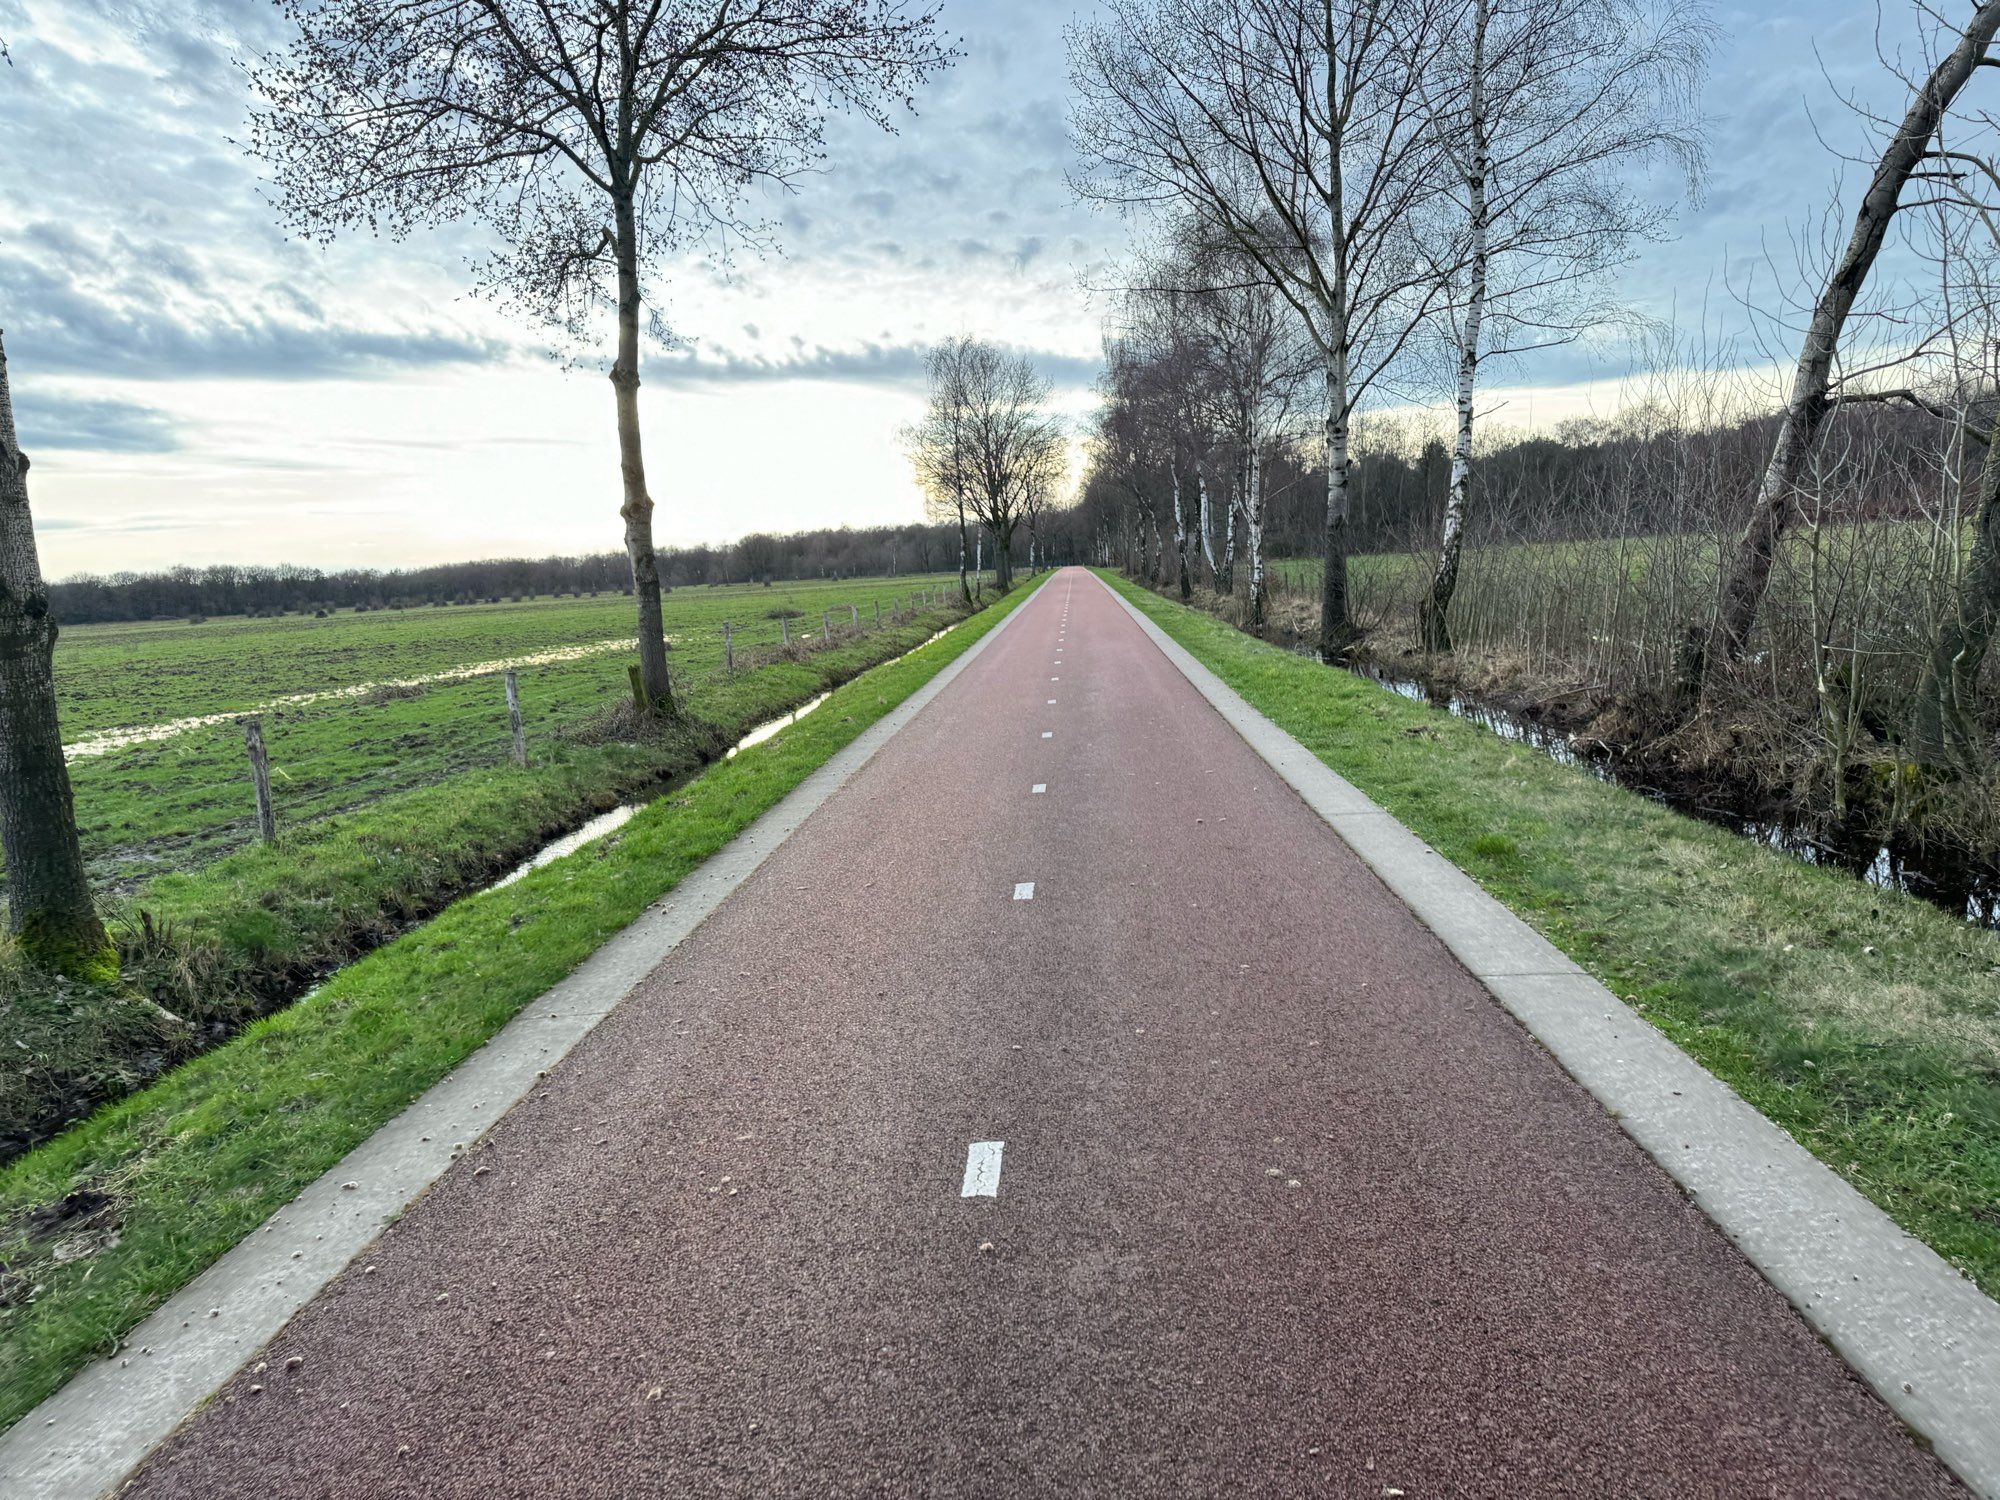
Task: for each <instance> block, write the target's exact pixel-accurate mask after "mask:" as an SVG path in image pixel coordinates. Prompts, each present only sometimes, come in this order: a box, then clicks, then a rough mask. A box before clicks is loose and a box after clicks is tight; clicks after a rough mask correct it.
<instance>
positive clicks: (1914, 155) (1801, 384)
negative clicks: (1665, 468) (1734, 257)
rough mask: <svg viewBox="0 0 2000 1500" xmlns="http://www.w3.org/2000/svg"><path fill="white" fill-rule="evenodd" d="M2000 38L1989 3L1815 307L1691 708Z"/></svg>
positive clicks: (1696, 675) (1728, 643) (1936, 81)
mask: <svg viewBox="0 0 2000 1500" xmlns="http://www.w3.org/2000/svg"><path fill="white" fill-rule="evenodd" d="M1996 30H2000V0H1983V3H1982V4H1981V5H1980V6H1979V8H1978V9H1977V10H1975V11H1974V12H1973V15H1972V18H1971V20H1969V21H1968V22H1967V23H1966V27H1965V31H1964V33H1963V34H1962V35H1961V36H1960V37H1959V41H1958V45H1957V46H1956V47H1954V48H1952V50H1951V52H1950V53H1949V54H1948V55H1946V57H1945V58H1944V59H1943V61H1941V62H1940V63H1939V64H1938V65H1937V67H1936V68H1934V69H1933V70H1932V72H1931V75H1930V77H1929V78H1927V79H1925V80H1924V85H1923V87H1922V88H1920V89H1918V90H1917V94H1916V97H1915V98H1914V99H1912V100H1911V101H1910V107H1909V110H1908V112H1907V113H1905V114H1904V116H1903V123H1902V124H1901V125H1900V126H1899V127H1898V128H1897V131H1896V134H1895V135H1894V136H1893V137H1891V138H1890V141H1889V144H1888V146H1887V147H1886V148H1885V149H1884V151H1883V152H1882V159H1881V161H1880V162H1878V163H1877V164H1876V167H1875V175H1874V178H1873V179H1872V180H1871V181H1870V182H1869V184H1868V191H1867V192H1866V193H1865V194H1863V195H1862V199H1861V207H1860V209H1859V210H1858V211H1857V212H1856V214H1855V216H1854V229H1853V231H1852V233H1850V234H1849V236H1848V240H1847V248H1846V249H1845V250H1844V251H1842V253H1841V257H1840V260H1839V262H1838V263H1837V264H1836V265H1835V266H1834V269H1833V274H1832V276H1831V277H1829V278H1828V280H1827V284H1826V288H1825V290H1824V291H1822V292H1821V293H1820V296H1819V301H1818V302H1817V303H1815V304H1814V306H1813V314H1812V320H1811V322H1810V323H1808V324H1807V327H1806V336H1805V343H1804V345H1803V347H1802V348H1801V349H1800V350H1799V360H1798V365H1797V367H1796V368H1795V369H1794V371H1793V374H1792V393H1791V397H1790V399H1789V400H1788V401H1787V402H1786V403H1785V418H1784V421H1783V423H1782V424H1781V425H1780V426H1779V428H1778V437H1777V441H1776V443H1775V444H1774V445H1773V447H1772V450H1771V460H1770V462H1769V463H1768V464H1767V465H1766V466H1765V469H1764V478H1763V480H1762V482H1761V483H1760V484H1759V485H1758V487H1757V499H1756V503H1755V504H1754V505H1753V507H1752V508H1751V512H1750V520H1749V522H1748V524H1747V525H1746V526H1745V527H1744V529H1743V535H1742V537H1741V538H1740V539H1739V540H1738V542H1737V544H1736V553H1735V556H1734V559H1733V560H1732V561H1731V563H1730V565H1729V568H1728V572H1727V574H1726V576H1725V577H1724V579H1723V583H1722V594H1721V598H1720V600H1719V603H1718V606H1717V610H1716V617H1715V624H1714V626H1713V628H1712V629H1710V630H1708V631H1703V630H1702V628H1701V626H1700V625H1699V624H1694V625H1690V626H1689V627H1688V632H1687V635H1686V638H1685V639H1684V641H1683V643H1682V646H1681V651H1680V662H1679V674H1678V675H1679V686H1680V690H1681V693H1682V696H1683V698H1684V699H1686V700H1691V699H1693V698H1694V697H1696V696H1698V695H1699V694H1700V692H1701V690H1702V688H1703V686H1704V685H1705V683H1706V681H1707V675H1708V669H1709V667H1710V666H1711V665H1712V663H1713V662H1714V661H1715V660H1716V659H1717V658H1721V659H1722V660H1724V661H1728V662H1734V661H1737V660H1739V659H1740V658H1741V657H1742V655H1743V650H1744V646H1745V644H1746V643H1747V642H1748V641H1749V638H1750V628H1751V626H1753V625H1754V624H1755V623H1756V621H1757V612H1758V609H1759V608H1760V607H1761V606H1762V604H1763V601H1764V591H1765V588H1766V587H1767V586H1768V584H1769V583H1770V579H1771V567H1772V564H1773V563H1774V562H1775V561H1776V559H1777V555H1778V546H1779V544H1780V543H1781V542H1782V541H1783V540H1784V536H1785V532H1786V529H1787V528H1788V527H1789V526H1790V524H1791V519H1792V490H1793V487H1794V486H1795V485H1796V484H1797V482H1798V477H1799V473H1800V471H1801V470H1802V469H1803V468H1804V467H1805V463H1806V460H1807V458H1808V457H1810V456H1811V453H1812V449H1813V444H1814V441H1815V440H1816V439H1817V438H1818V436H1819V431H1820V427H1821V426H1822V425H1823V424H1824V422H1825V420H1826V414H1827V411H1828V410H1829V408H1830V405H1831V403H1830V402H1829V400H1828V384H1829V381H1830V379H1831V376H1832V373H1833V361H1834V357H1835V356H1836V355H1837V354H1838V353H1839V349H1840V335H1841V330H1842V328H1843V327H1844V326H1845V324H1846V322H1847V315H1848V314H1849V313H1850V312H1851V311H1852V310H1853V308H1854V302H1855V298H1856V297H1858V296H1859V295H1860V292H1861V287H1862V284H1863V283H1864V282H1865V281H1866V280H1867V279H1868V272H1869V270H1870V269H1871V268H1872V267H1873V266H1874V264H1875V258H1876V256H1877V255H1878V254H1879V253H1880V252H1881V249H1882V241H1883V239H1884V237H1885V236H1886V235H1887V234H1888V232H1889V221H1890V220H1891V219H1893V218H1894V217H1895V214H1896V206H1897V200H1898V198H1899V197H1900V196H1901V194H1902V191H1903V185H1904V184H1905V183H1907V182H1908V181H1909V180H1910V175H1911V173H1913V172H1915V171H1916V170H1918V168H1919V167H1920V166H1921V165H1922V163H1923V161H1924V158H1925V156H1926V154H1927V153H1928V152H1929V150H1930V148H1931V140H1932V138H1933V137H1934V136H1935V135H1936V134H1937V128H1938V125H1939V123H1940V121H1941V120H1942V119H1943V118H1944V113H1945V111H1946V110H1947V109H1949V108H1950V107H1951V103H1952V101H1953V100H1954V99H1955V98H1957V97H1958V92H1959V90H1960V89H1962V88H1963V87H1964V86H1965V83H1966V80H1967V79H1969V78H1971V76H1972V73H1973V70H1974V69H1975V68H1977V67H1978V66H1979V64H1980V62H1981V60H1982V59H1983V58H1984V56H1985V53H1986V49H1987V47H1988V46H1989V45H1990V44H1991V43H1992V40H1993V35H1994V32H1995V31H1996Z"/></svg>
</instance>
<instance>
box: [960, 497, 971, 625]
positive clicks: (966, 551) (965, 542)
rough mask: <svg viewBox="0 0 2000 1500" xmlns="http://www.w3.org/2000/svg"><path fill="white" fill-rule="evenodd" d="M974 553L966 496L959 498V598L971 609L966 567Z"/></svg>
mask: <svg viewBox="0 0 2000 1500" xmlns="http://www.w3.org/2000/svg"><path fill="white" fill-rule="evenodd" d="M971 552H972V541H971V538H970V537H968V536H967V535H966V530H965V496H963V495H960V496H959V497H958V596H959V598H961V599H962V600H964V601H965V603H966V605H967V607H968V608H969V607H970V606H971V604H972V584H971V583H970V582H969V581H968V580H967V578H966V572H965V565H966V561H967V559H968V558H969V557H970V555H971Z"/></svg>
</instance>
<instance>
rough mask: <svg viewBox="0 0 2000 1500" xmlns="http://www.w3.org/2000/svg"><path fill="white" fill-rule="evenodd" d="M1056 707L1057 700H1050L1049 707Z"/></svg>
mask: <svg viewBox="0 0 2000 1500" xmlns="http://www.w3.org/2000/svg"><path fill="white" fill-rule="evenodd" d="M1055 706H1056V700H1055V699H1053V698H1051V699H1049V707H1050V708H1054V707H1055Z"/></svg>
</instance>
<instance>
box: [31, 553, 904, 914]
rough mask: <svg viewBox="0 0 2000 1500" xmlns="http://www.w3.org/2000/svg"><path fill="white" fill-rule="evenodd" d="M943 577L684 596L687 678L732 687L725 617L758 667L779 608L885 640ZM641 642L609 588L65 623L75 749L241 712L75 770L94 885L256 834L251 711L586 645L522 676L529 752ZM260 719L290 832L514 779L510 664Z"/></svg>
mask: <svg viewBox="0 0 2000 1500" xmlns="http://www.w3.org/2000/svg"><path fill="white" fill-rule="evenodd" d="M941 582H942V579H940V578H886V579H853V580H843V581H841V582H836V583H824V584H783V585H777V586H774V587H771V588H768V589H767V588H760V587H753V586H738V587H730V588H720V589H681V590H677V591H676V592H674V593H672V594H670V595H669V596H668V597H667V602H666V617H667V631H668V634H669V636H670V637H671V638H672V646H673V664H674V670H675V672H676V673H677V674H678V676H679V677H680V678H681V679H683V680H684V682H685V683H686V684H687V687H688V690H689V692H690V705H691V707H693V708H694V709H695V710H696V711H697V712H701V711H703V710H704V709H706V708H707V707H708V706H709V705H708V700H709V699H710V698H711V697H712V692H711V689H712V687H713V686H714V684H715V681H716V680H717V679H718V678H719V676H720V674H721V670H722V665H723V649H722V626H723V623H724V622H725V621H727V622H728V623H729V624H730V626H731V631H732V637H733V639H734V641H735V642H736V653H735V654H736V660H737V663H738V665H739V667H748V666H752V665H755V664H757V663H759V662H766V663H768V660H769V658H770V657H771V656H772V654H773V653H774V652H775V650H776V649H777V647H778V645H779V641H780V627H779V623H778V620H777V619H776V618H774V617H773V616H774V612H775V611H780V610H786V611H793V612H796V614H797V619H796V620H795V621H794V622H793V624H792V627H791V629H792V634H793V635H794V637H797V636H798V635H799V634H800V633H801V632H803V631H810V632H811V633H812V634H813V635H814V636H817V635H818V634H819V632H820V630H821V625H822V614H823V612H825V611H828V610H831V611H833V612H835V613H836V614H837V615H838V616H839V618H838V619H836V620H835V622H834V623H835V628H836V634H837V635H839V634H841V633H843V632H844V631H845V630H847V629H848V628H850V627H849V622H850V621H851V620H852V614H851V612H850V609H849V606H850V605H851V606H854V607H855V608H857V609H858V610H859V611H860V613H861V616H862V621H861V623H862V626H863V627H864V628H867V629H872V628H873V626H874V622H875V614H874V606H875V605H876V604H877V603H879V604H880V605H881V606H882V609H883V611H884V614H885V616H886V615H887V613H888V612H889V611H890V610H891V609H892V608H893V606H894V605H895V603H896V601H897V600H899V599H900V600H904V601H907V600H908V599H909V597H910V595H911V594H912V593H913V592H915V591H916V590H919V589H925V588H936V587H938V586H939V585H940V583H941ZM632 630H633V626H632V601H631V600H629V599H627V598H624V597H622V596H609V595H607V596H605V597H602V598H598V599H540V600H533V601H525V602H522V603H519V604H497V605H470V606H457V607H453V608H449V609H412V610H408V611H375V612H371V613H369V614H363V615H356V614H351V613H345V614H338V615H335V616H332V617H330V618H328V619H324V620H316V619H311V618H303V617H299V616H289V617H285V618H280V619H266V620H250V619H216V620H210V621H208V622H206V623H204V624H201V625H191V624H187V623H148V624H138V625H97V626H80V627H76V628H73V629H69V630H65V631H64V632H63V633H62V636H61V638H60V640H59V642H58V645H57V651H56V685H57V693H58V700H59V708H60V712H61V715H62V725H63V736H64V739H65V741H66V742H68V743H70V744H86V745H88V744H90V743H92V741H93V739H96V738H98V737H100V736H103V735H105V734H106V733H107V732H112V731H117V730H121V729H137V730H140V731H149V730H152V729H154V728H155V727H157V726H165V725H172V724H174V723H176V722H179V721H183V720H187V719H191V718H196V717H199V716H205V715H227V716H230V717H229V718H228V719H227V720H226V721H225V722H221V723H209V724H198V725H195V726H193V727H190V728H188V729H186V730H184V731H183V732H181V733H177V734H174V735H172V736H171V737H170V738H165V739H160V740H156V741H152V742H145V743H139V744H134V745H130V746H128V747H125V748H121V749H115V750H112V751H109V752H108V753H105V754H101V755H84V756H79V757H77V758H75V759H73V760H72V762H71V766H70V776H71V780H72V783H73V785H74V787H75V790H76V801H77V816H78V821H79V825H80V827H81V831H82V836H83V842H84V854H85V858H86V859H88V860H89V862H90V866H91V872H92V875H93V878H94V879H95V880H96V881H97V882H98V884H99V886H100V887H101V888H103V889H105V890H107V891H109V892H112V893H117V894H128V893H130V892H131V891H133V890H134V889H135V888H136V887H137V886H138V884H139V883H141V882H143V881H145V880H146V879H147V878H149V877H150V876H153V875H156V874H159V873H162V872H165V871H183V872H184V871H187V870H190V869H193V868H195V867H197V866H200V865H202V864H205V863H207V862H208V861H210V860H213V859H215V858H217V857H218V856H220V855H222V854H225V853H227V852H229V851H230V850H232V849H237V848H240V847H242V846H243V845H245V844H247V843H249V842H250V841H251V840H252V839H253V838H254V837H255V833H256V826H255V819H254V815H253V812H254V804H253V801H252V794H251V790H250V781H249V772H248V766H247V762H246V760H245V755H244V748H243V734H242V730H241V729H240V727H238V724H237V723H236V721H235V717H234V716H235V715H238V714H242V713H244V712H246V711H249V710H253V709H258V708H260V707H262V706H264V705H269V704H274V703H277V702H278V701H279V700H283V699H287V698H292V697H296V696H298V695H303V694H314V693H328V694H341V693H354V692H355V691H356V690H358V689H367V688H368V687H369V686H370V685H374V684H394V683H414V682H416V681H417V680H418V679H422V678H427V677H433V676H436V675H438V674H444V673H454V672H459V671H465V670H469V669H476V668H479V667H482V666H485V665H487V664H490V663H494V662H501V661H510V660H519V659H521V658H531V657H534V656H537V655H543V654H550V653H564V652H577V651H585V652H589V654H586V655H580V656H577V657H576V658H575V659H572V660H562V661H550V662H544V663H540V664H531V665H523V666H521V667H519V668H518V675H519V678H520V682H521V697H522V711H523V715H524V717H525V719H526V721H527V730H528V734H529V738H530V743H531V745H532V744H534V743H537V742H540V743H542V744H544V745H546V744H547V743H548V742H549V740H550V739H551V737H552V736H559V735H561V734H563V733H564V732H565V731H566V730H569V729H571V728H573V727H574V726H576V725H577V724H579V723H581V722H583V721H585V720H587V719H589V718H590V717H591V716H593V715H597V714H601V713H602V712H603V711H604V710H605V709H606V708H607V707H609V706H610V705H611V704H613V703H616V702H618V701H621V700H622V699H623V698H624V697H625V696H626V694H627V691H628V690H627V686H626V681H625V664H626V662H628V661H630V660H631V659H632V653H631V652H630V651H629V650H624V649H608V650H599V649H595V648H598V647H600V646H602V644H603V643H605V642H610V641H623V640H629V639H630V637H631V635H632ZM780 711H782V710H780ZM262 717H263V719H264V735H265V741H266V744H267V745H268V747H269V750H270V755H271V766H272V783H273V794H274V798H275V800H276V802H277V805H278V814H279V818H280V824H281V827H283V828H287V829H290V828H296V827H298V826H299V825H301V824H307V823H311V822H313V821H315V820H318V819H322V818H326V817H329V816H331V815H333V814H336V813H339V812H341V811H343V810H346V809H351V808H358V807H362V806H366V805H368V804H371V803H374V802H377V801H379V800H380V799H382V798H383V797H386V796H390V795H393V794H395V793H397V792H401V791H406V790H409V789H412V788H415V787H420V786H424V785H427V784H430V783H434V782H437V781H439V780H441V779H443V778H445V777H449V776H453V775H456V774H458V773H461V772H464V771H468V770H473V769H477V768H482V767H492V766H497V765H499V764H501V763H502V762H503V761H504V760H505V759H506V757H507V754H508V734H507V721H506V713H505V709H504V705H503V702H502V699H501V691H500V678H499V675H498V669H497V668H496V669H494V670H493V671H491V672H488V673H485V674H483V675H479V676H474V677H471V678H468V679H466V680H462V681H444V682H435V683H424V684H420V685H416V686H411V687H400V688H399V687H379V688H376V689H375V690H374V691H363V692H362V693H361V695H360V696H336V697H330V698H326V699H323V700H321V701H319V702H316V703H311V704H290V705H285V706H280V707H273V708H266V709H265V711H264V712H263V714H262ZM0 890H4V885H0Z"/></svg>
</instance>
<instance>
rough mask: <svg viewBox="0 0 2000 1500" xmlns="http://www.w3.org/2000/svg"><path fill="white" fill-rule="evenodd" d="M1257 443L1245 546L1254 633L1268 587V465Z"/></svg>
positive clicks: (1246, 489) (1249, 466) (1246, 499)
mask: <svg viewBox="0 0 2000 1500" xmlns="http://www.w3.org/2000/svg"><path fill="white" fill-rule="evenodd" d="M1257 446H1258V445H1257V443H1256V442H1255V441H1252V442H1251V443H1250V444H1249V447H1248V453H1249V456H1248V458H1247V459H1246V460H1245V463H1244V467H1245V469H1246V470H1247V473H1246V474H1245V476H1244V484H1243V547H1244V550H1245V551H1246V552H1248V553H1249V554H1250V633H1251V634H1252V635H1261V634H1263V631H1264V616H1265V609H1266V605H1267V604H1268V602H1269V600H1268V598H1267V593H1268V588H1267V585H1266V584H1265V582H1264V465H1263V463H1262V461H1261V460H1260V458H1259V455H1258V451H1257Z"/></svg>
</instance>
